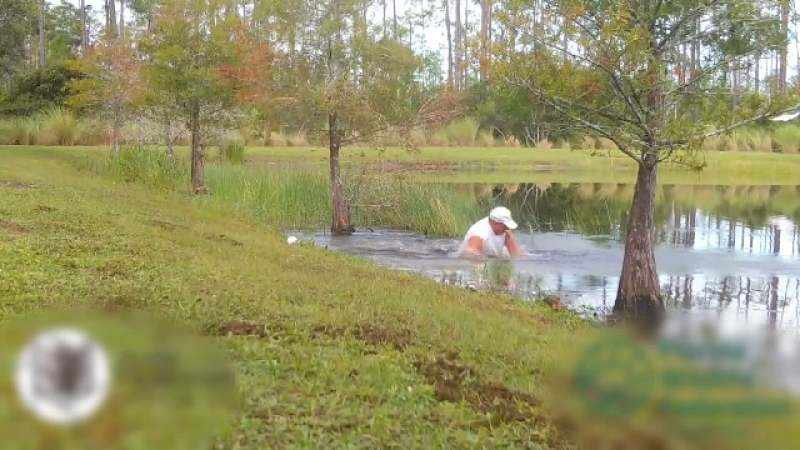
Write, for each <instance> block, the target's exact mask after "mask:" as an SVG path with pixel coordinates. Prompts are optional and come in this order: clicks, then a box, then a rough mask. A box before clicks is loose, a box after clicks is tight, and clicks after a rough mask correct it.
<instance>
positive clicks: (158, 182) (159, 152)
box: [77, 146, 189, 190]
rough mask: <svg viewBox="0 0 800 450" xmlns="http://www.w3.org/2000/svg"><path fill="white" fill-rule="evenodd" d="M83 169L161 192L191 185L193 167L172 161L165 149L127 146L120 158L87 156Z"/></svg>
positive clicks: (122, 149)
mask: <svg viewBox="0 0 800 450" xmlns="http://www.w3.org/2000/svg"><path fill="white" fill-rule="evenodd" d="M77 165H78V167H79V168H81V169H84V170H87V171H89V172H92V173H95V174H98V175H105V176H110V177H113V178H114V179H117V180H121V181H125V182H128V183H135V184H141V185H145V186H148V187H150V188H154V189H159V190H178V189H180V188H181V187H183V186H185V185H188V183H189V165H188V163H187V162H186V161H183V160H177V159H176V160H171V159H170V158H169V156H167V153H166V151H165V150H164V149H162V148H150V147H143V148H138V147H136V146H123V147H121V148H120V153H119V156H117V157H116V158H111V157H107V156H104V157H98V156H97V155H84V156H83V157H82V158H80V159H78V162H77Z"/></svg>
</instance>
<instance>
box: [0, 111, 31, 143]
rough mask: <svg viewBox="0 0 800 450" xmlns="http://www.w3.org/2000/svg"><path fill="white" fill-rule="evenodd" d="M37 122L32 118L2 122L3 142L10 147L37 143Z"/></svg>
mask: <svg viewBox="0 0 800 450" xmlns="http://www.w3.org/2000/svg"><path fill="white" fill-rule="evenodd" d="M39 126H40V124H39V121H38V120H36V119H34V118H33V117H20V118H16V119H10V120H6V121H4V126H3V128H4V130H3V134H4V137H3V138H2V139H3V141H5V142H7V143H8V144H12V145H36V144H38V143H39Z"/></svg>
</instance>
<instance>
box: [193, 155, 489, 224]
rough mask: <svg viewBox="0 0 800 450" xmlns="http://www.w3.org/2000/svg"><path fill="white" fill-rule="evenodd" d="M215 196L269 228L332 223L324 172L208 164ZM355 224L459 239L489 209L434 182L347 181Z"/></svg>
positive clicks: (210, 182) (208, 174)
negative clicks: (268, 169) (267, 225)
mask: <svg viewBox="0 0 800 450" xmlns="http://www.w3.org/2000/svg"><path fill="white" fill-rule="evenodd" d="M206 183H207V185H208V187H209V188H210V190H211V192H212V197H214V198H215V199H216V200H218V201H222V202H224V203H227V204H230V205H233V206H234V207H235V209H236V210H237V211H238V212H239V213H243V214H245V215H247V216H250V217H253V218H255V219H256V220H259V221H262V222H264V223H267V224H269V225H273V226H277V227H282V228H291V229H312V230H315V229H320V228H325V227H328V226H329V225H330V220H331V200H330V179H329V176H328V174H327V172H326V171H324V170H283V171H266V170H260V169H252V168H247V167H232V166H218V165H213V166H209V167H208V168H207V170H206ZM346 189H347V195H348V197H350V199H351V215H352V220H353V223H354V224H355V225H356V226H357V227H359V226H370V227H381V228H390V229H396V230H408V231H414V232H418V233H423V234H429V235H436V236H451V237H456V236H459V235H460V234H461V233H463V232H464V230H465V229H467V228H468V227H469V225H470V224H471V223H472V222H473V221H474V220H476V219H477V218H480V217H481V216H482V215H484V214H485V212H486V211H484V210H485V209H486V208H487V207H488V206H486V205H481V204H479V202H476V201H475V200H474V199H472V198H470V197H468V196H465V195H463V194H460V193H458V192H455V191H452V190H448V188H447V187H445V186H441V185H434V184H415V183H412V182H407V181H404V180H400V179H396V178H393V177H386V176H381V177H366V178H362V177H357V176H356V177H348V178H347V186H346Z"/></svg>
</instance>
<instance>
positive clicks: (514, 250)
mask: <svg viewBox="0 0 800 450" xmlns="http://www.w3.org/2000/svg"><path fill="white" fill-rule="evenodd" d="M506 248H508V253H509V254H510V255H511V257H513V258H518V257H519V255H520V254H522V252H521V251H520V249H519V245H517V240H516V239H514V235H513V234H512V233H511V231H510V230H506Z"/></svg>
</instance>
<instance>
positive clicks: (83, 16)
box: [80, 0, 89, 57]
mask: <svg viewBox="0 0 800 450" xmlns="http://www.w3.org/2000/svg"><path fill="white" fill-rule="evenodd" d="M80 6H81V56H84V57H85V56H86V46H87V45H88V44H89V43H88V37H87V33H86V1H85V0H81V4H80Z"/></svg>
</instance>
